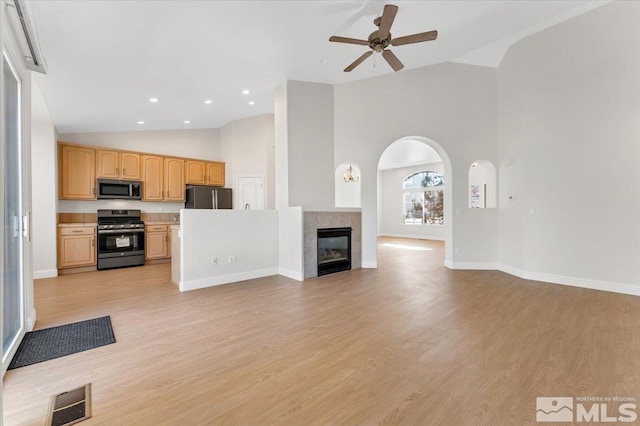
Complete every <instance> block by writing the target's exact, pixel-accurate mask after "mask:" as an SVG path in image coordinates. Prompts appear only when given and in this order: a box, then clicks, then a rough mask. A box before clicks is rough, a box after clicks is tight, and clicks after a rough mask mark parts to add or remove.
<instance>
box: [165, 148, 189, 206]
mask: <svg viewBox="0 0 640 426" xmlns="http://www.w3.org/2000/svg"><path fill="white" fill-rule="evenodd" d="M184 163H185V161H184V160H183V159H181V158H170V157H166V158H165V159H164V200H165V201H184V200H185V187H184V181H185V176H184Z"/></svg>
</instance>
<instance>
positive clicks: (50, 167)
mask: <svg viewBox="0 0 640 426" xmlns="http://www.w3.org/2000/svg"><path fill="white" fill-rule="evenodd" d="M55 158H56V130H55V127H54V125H53V121H51V117H50V116H49V111H48V109H47V105H46V104H45V102H44V99H43V97H42V94H41V93H40V88H39V87H38V85H37V84H36V82H35V79H32V80H31V170H32V173H31V188H32V203H33V214H32V232H33V277H34V278H48V277H55V276H57V275H58V270H57V259H56V247H57V243H56V199H57V194H58V192H57V191H56V187H55V182H56V181H57V174H56V162H55V161H52V159H55ZM52 183H53V187H52Z"/></svg>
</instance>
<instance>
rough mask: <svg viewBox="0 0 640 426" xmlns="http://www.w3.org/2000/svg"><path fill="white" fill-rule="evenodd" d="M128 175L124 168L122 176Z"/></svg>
mask: <svg viewBox="0 0 640 426" xmlns="http://www.w3.org/2000/svg"><path fill="white" fill-rule="evenodd" d="M126 174H127V169H125V168H124V167H123V168H122V176H124V175H126Z"/></svg>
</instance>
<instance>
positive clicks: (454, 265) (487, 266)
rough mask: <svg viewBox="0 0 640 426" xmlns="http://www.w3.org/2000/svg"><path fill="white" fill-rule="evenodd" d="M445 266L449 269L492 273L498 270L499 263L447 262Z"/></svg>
mask: <svg viewBox="0 0 640 426" xmlns="http://www.w3.org/2000/svg"><path fill="white" fill-rule="evenodd" d="M444 266H446V267H447V268H449V269H464V270H478V271H490V270H496V269H498V264H497V263H491V262H486V263H485V262H451V261H445V262H444Z"/></svg>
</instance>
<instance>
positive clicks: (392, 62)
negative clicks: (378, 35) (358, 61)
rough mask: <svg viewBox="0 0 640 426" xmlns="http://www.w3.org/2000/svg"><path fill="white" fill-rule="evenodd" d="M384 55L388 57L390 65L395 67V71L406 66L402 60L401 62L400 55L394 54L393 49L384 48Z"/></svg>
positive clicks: (385, 57)
mask: <svg viewBox="0 0 640 426" xmlns="http://www.w3.org/2000/svg"><path fill="white" fill-rule="evenodd" d="M382 57H383V58H384V59H386V61H387V62H388V63H389V65H391V68H393V70H394V71H400V70H401V69H402V68H404V65H403V64H402V62H400V59H398V57H397V56H396V55H394V54H393V52H392V51H390V50H383V51H382Z"/></svg>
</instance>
